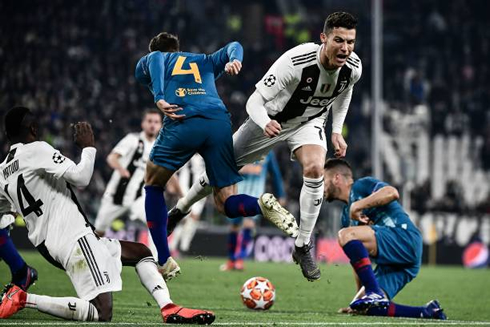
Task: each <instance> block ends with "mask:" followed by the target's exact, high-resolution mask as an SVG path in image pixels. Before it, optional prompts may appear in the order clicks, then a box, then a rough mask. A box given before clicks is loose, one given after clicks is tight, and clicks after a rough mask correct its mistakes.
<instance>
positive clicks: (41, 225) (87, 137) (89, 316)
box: [0, 107, 214, 323]
mask: <svg viewBox="0 0 490 327" xmlns="http://www.w3.org/2000/svg"><path fill="white" fill-rule="evenodd" d="M5 131H6V135H7V138H8V139H9V141H10V143H11V144H12V145H11V147H10V151H9V153H8V155H7V158H6V159H5V161H3V162H2V163H1V164H0V171H2V174H1V175H0V188H1V190H0V214H2V213H5V212H8V211H11V207H14V210H16V211H18V212H20V213H21V214H22V216H23V217H24V220H25V221H26V226H27V230H28V236H29V239H30V240H31V242H32V243H33V244H34V245H35V246H36V247H37V249H38V250H39V252H40V253H41V254H42V255H43V256H44V257H45V258H46V260H48V261H49V262H50V263H51V264H53V265H54V266H56V267H58V268H60V269H63V270H65V271H66V273H67V275H68V277H69V278H70V280H71V282H72V284H73V286H74V288H75V291H76V292H77V295H78V298H76V297H50V296H43V295H35V294H30V293H29V294H28V293H26V292H25V291H23V290H22V289H21V288H19V287H18V286H16V285H13V284H12V285H10V287H8V288H7V289H6V292H5V294H4V295H3V297H2V299H1V304H0V318H8V317H10V316H12V315H13V314H15V313H16V312H18V311H19V310H21V309H23V308H32V309H37V310H39V311H41V312H44V313H49V314H51V315H53V316H56V317H61V318H65V319H72V320H82V321H110V320H111V319H112V292H116V291H120V290H121V289H122V280H121V269H122V265H126V266H133V267H135V268H136V273H137V274H138V277H139V278H140V280H141V283H142V284H143V286H144V287H145V288H146V289H147V290H148V292H150V294H151V295H152V296H153V298H154V299H155V301H156V302H157V303H158V305H159V306H160V308H161V313H162V316H163V320H164V322H167V323H211V322H212V321H213V320H214V314H213V313H212V312H208V311H202V310H192V309H186V308H182V307H179V306H177V305H175V304H173V303H172V300H171V299H170V295H169V292H168V288H167V286H166V284H165V281H164V280H163V277H162V276H161V274H160V273H159V272H158V269H157V265H156V263H155V261H154V260H153V257H152V255H151V251H150V250H149V249H148V248H147V247H146V246H145V245H143V244H140V243H133V242H124V241H118V240H111V239H108V238H99V237H97V236H96V234H95V233H94V228H93V226H92V225H91V224H90V223H89V222H88V221H87V219H86V216H85V215H84V213H83V211H82V209H81V207H80V205H79V203H78V201H77V199H76V197H75V194H74V193H73V191H72V188H71V187H72V185H73V186H75V187H85V186H87V185H88V184H89V182H90V179H91V177H92V173H93V170H94V163H95V154H96V149H95V147H94V136H93V133H92V129H91V127H90V125H89V124H87V123H78V124H76V125H75V135H74V138H75V143H76V144H77V145H78V146H79V147H80V148H82V149H83V150H82V155H81V160H80V162H79V163H78V164H75V163H74V162H73V161H71V160H70V159H68V158H66V157H64V156H63V155H62V154H61V153H60V152H59V151H57V150H55V149H54V148H53V147H51V146H50V145H49V144H48V143H46V142H39V141H37V135H38V132H37V124H36V119H35V117H34V115H33V114H32V113H31V112H30V111H29V109H27V108H24V107H14V108H12V109H11V110H9V111H8V112H7V114H6V115H5Z"/></svg>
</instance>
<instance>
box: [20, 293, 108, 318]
mask: <svg viewBox="0 0 490 327" xmlns="http://www.w3.org/2000/svg"><path fill="white" fill-rule="evenodd" d="M26 308H31V309H37V310H38V311H40V312H44V313H47V314H50V315H52V316H55V317H60V318H64V319H68V320H78V321H99V312H98V311H97V309H96V308H95V306H94V305H93V304H92V303H90V302H88V301H85V300H82V299H79V298H76V297H51V296H45V295H36V294H30V293H28V294H27V299H26Z"/></svg>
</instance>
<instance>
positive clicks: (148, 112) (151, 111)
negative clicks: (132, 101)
mask: <svg viewBox="0 0 490 327" xmlns="http://www.w3.org/2000/svg"><path fill="white" fill-rule="evenodd" d="M155 114H156V115H159V116H160V118H163V117H162V112H161V111H160V110H158V109H156V108H149V109H146V110H145V111H143V116H142V117H141V118H142V119H145V117H146V115H155Z"/></svg>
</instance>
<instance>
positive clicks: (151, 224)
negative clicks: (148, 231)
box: [146, 221, 155, 228]
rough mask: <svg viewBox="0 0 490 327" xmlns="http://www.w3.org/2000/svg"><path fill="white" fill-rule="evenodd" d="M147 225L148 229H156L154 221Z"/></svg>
mask: <svg viewBox="0 0 490 327" xmlns="http://www.w3.org/2000/svg"><path fill="white" fill-rule="evenodd" d="M146 225H147V226H148V228H153V227H155V223H154V222H153V221H148V222H146Z"/></svg>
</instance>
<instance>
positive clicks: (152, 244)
mask: <svg viewBox="0 0 490 327" xmlns="http://www.w3.org/2000/svg"><path fill="white" fill-rule="evenodd" d="M148 248H150V251H151V254H152V255H153V258H154V259H155V261H157V260H158V251H157V247H156V246H155V242H153V238H151V233H150V231H148Z"/></svg>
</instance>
